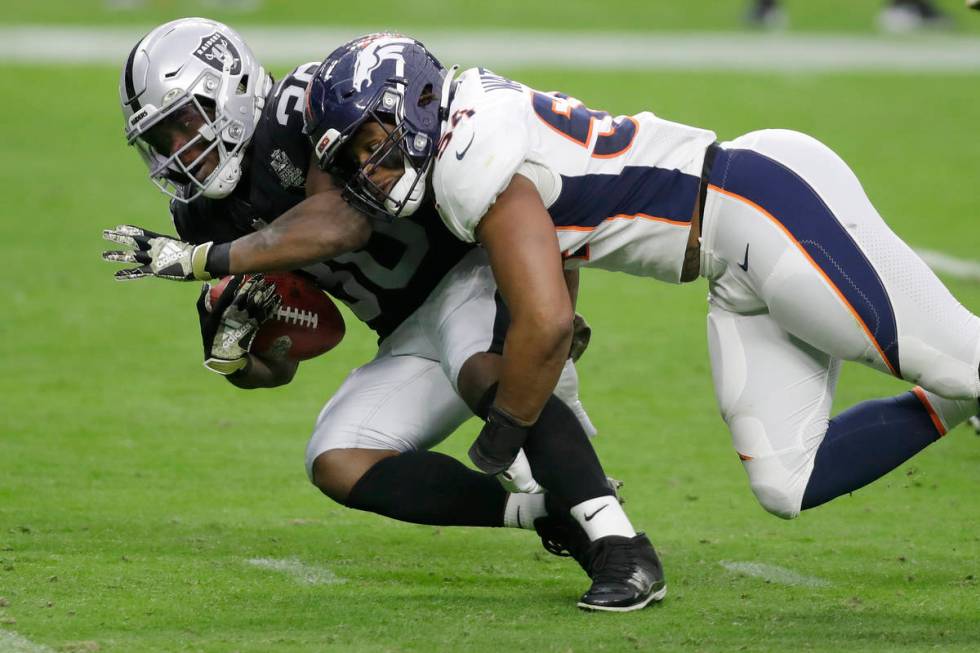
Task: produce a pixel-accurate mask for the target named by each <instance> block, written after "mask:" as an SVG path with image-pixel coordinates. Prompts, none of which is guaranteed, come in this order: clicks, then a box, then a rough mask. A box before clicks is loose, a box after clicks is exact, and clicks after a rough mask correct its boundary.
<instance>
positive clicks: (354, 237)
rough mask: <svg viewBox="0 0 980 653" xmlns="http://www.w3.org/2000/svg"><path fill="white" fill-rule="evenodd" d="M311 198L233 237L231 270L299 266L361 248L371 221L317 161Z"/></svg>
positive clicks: (309, 179) (312, 171) (309, 190)
mask: <svg viewBox="0 0 980 653" xmlns="http://www.w3.org/2000/svg"><path fill="white" fill-rule="evenodd" d="M306 193H307V196H306V199H305V200H303V201H302V202H300V203H299V204H297V205H296V206H294V207H293V208H291V209H289V210H288V211H286V212H285V213H283V214H282V215H281V216H279V217H278V218H277V219H276V220H275V221H273V222H272V223H271V224H269V225H268V226H267V227H265V228H264V229H260V230H259V231H256V232H255V233H252V234H249V235H247V236H243V237H242V238H239V239H238V240H235V241H233V242H232V243H230V245H229V249H228V270H227V272H228V273H230V274H241V273H245V272H268V271H273V270H295V269H297V268H301V267H304V266H306V265H310V264H312V263H317V262H320V261H323V260H326V259H331V258H334V257H336V256H340V255H341V254H346V253H347V252H352V251H354V250H356V249H360V248H361V247H364V245H366V244H367V241H368V238H370V236H371V224H370V222H369V221H368V219H367V216H365V215H364V214H363V213H361V212H360V211H358V210H356V209H354V208H353V207H351V206H350V205H349V204H348V203H347V202H346V201H344V199H343V198H342V197H341V195H340V189H339V188H337V187H336V185H335V184H334V183H333V180H332V179H331V178H330V175H329V174H328V173H326V172H324V171H322V170H320V168H319V166H318V165H316V164H315V163H311V164H310V168H309V172H308V173H307V176H306Z"/></svg>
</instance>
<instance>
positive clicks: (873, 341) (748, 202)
mask: <svg viewBox="0 0 980 653" xmlns="http://www.w3.org/2000/svg"><path fill="white" fill-rule="evenodd" d="M708 188H710V189H711V190H713V191H716V192H718V193H721V194H722V195H727V196H728V197H731V198H732V199H735V200H738V201H739V202H742V203H743V204H746V205H748V206H751V207H752V208H753V209H755V210H756V211H758V212H759V213H761V214H762V215H764V216H766V218H768V219H769V220H770V221H771V222H772V223H773V224H774V225H776V226H777V227H779V229H780V230H781V231H782V232H783V233H784V234H786V237H787V238H789V240H790V242H792V243H793V244H794V245H796V248H797V249H798V250H800V253H801V254H803V256H805V257H806V260H808V261H809V262H810V265H812V266H813V268H814V269H815V270H816V271H817V272H819V273H820V276H822V277H823V278H824V280H825V281H826V282H827V285H829V286H830V287H831V289H833V291H834V293H835V294H836V295H837V297H839V298H840V300H841V302H843V304H844V306H845V307H847V310H848V311H850V312H851V315H853V316H854V319H855V320H857V323H858V324H860V325H861V328H862V329H863V330H864V333H865V335H867V336H868V339H869V340H870V341H871V344H872V345H874V348H875V349H876V350H877V351H878V355H879V356H881V360H883V361H884V362H885V365H886V366H887V367H888V369H889V371H891V373H892V374H893V375H894V376H898V374H897V373H896V372H895V368H894V367H892V364H891V362H890V361H889V360H888V357H887V356H885V352H884V350H882V348H881V345H879V344H878V340H877V339H876V338H875V337H874V334H872V333H871V329H869V328H868V325H867V324H865V322H864V320H863V319H861V315H860V314H859V313H858V312H857V310H855V308H854V307H853V306H852V305H851V302H849V301H847V297H845V296H844V293H842V292H841V291H840V289H839V288H838V287H837V285H836V284H835V283H834V282H833V281H831V280H830V277H828V276H827V273H826V272H824V271H823V269H822V268H821V267H820V266H819V265H817V262H816V261H814V260H813V257H811V256H810V254H809V252H807V251H806V249H804V247H803V245H801V244H800V242H799V241H798V240H796V238H795V237H794V236H793V234H792V233H790V231H789V229H787V228H786V227H785V225H783V223H782V222H780V221H779V220H778V219H776V217H775V216H773V215H772V214H771V213H769V211H766V210H765V209H764V208H762V207H761V206H759V205H758V204H756V203H755V202H753V201H752V200H750V199H749V198H747V197H742V196H741V195H739V194H737V193H732V192H731V191H727V190H725V189H724V188H720V187H718V186H715V185H714V184H708Z"/></svg>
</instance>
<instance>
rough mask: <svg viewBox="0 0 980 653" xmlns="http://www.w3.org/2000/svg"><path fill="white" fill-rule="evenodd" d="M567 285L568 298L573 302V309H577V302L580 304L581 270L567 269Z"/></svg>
mask: <svg viewBox="0 0 980 653" xmlns="http://www.w3.org/2000/svg"><path fill="white" fill-rule="evenodd" d="M564 273H565V286H566V287H567V288H568V298H569V299H570V300H571V302H572V310H573V311H574V310H575V307H576V304H578V276H579V271H578V270H577V269H576V270H565V271H564Z"/></svg>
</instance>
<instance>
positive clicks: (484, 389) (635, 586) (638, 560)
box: [419, 250, 666, 610]
mask: <svg viewBox="0 0 980 653" xmlns="http://www.w3.org/2000/svg"><path fill="white" fill-rule="evenodd" d="M483 256H484V253H483V252H482V251H480V250H477V251H476V252H474V253H473V254H472V255H471V256H469V257H468V259H464V261H463V262H461V265H458V266H457V268H455V269H454V270H453V271H451V272H450V274H449V275H448V276H447V278H446V279H445V280H444V281H443V284H442V285H440V287H439V288H437V289H436V291H435V292H434V293H433V296H432V298H430V299H431V300H432V302H431V305H430V306H427V307H426V310H425V311H420V314H419V319H420V321H421V322H422V324H423V325H424V328H423V331H424V332H425V333H426V334H429V335H430V337H432V338H433V339H434V344H435V345H436V347H437V348H438V349H439V350H440V352H441V354H440V358H441V360H442V361H443V365H444V367H445V369H446V372H447V375H448V376H449V378H452V379H456V380H457V384H458V389H459V392H460V394H461V395H462V396H464V397H468V398H469V399H470V402H471V403H473V398H474V397H478V396H481V394H482V397H481V398H480V400H478V401H477V402H476V405H474V411H475V412H476V413H477V414H481V413H482V414H483V415H485V414H486V413H485V410H486V409H489V406H490V404H491V403H492V401H493V393H494V391H495V385H494V384H495V381H496V378H497V373H496V359H497V358H498V357H497V356H496V355H495V354H492V353H489V352H491V351H493V350H494V343H502V342H503V338H502V335H503V332H504V331H505V328H506V323H507V320H506V313H505V311H503V310H501V309H502V304H500V303H499V302H497V301H496V300H495V284H494V282H493V275H492V273H491V271H490V269H489V266H488V265H486V263H485V260H484V259H483ZM494 326H496V334H495V333H494V331H495V330H494V328H493V327H494ZM495 336H496V337H495ZM569 369H571V370H572V371H574V368H572V367H569V366H566V372H565V374H564V375H563V376H566V377H567V375H568V370H569ZM566 382H567V385H571V386H572V387H573V389H574V390H575V392H574V394H575V396H576V399H577V380H576V379H574V378H572V379H571V381H568V380H567V378H566ZM583 412H584V411H583ZM586 421H587V420H586ZM524 451H525V453H526V454H527V458H528V461H529V462H530V466H531V470H532V471H533V474H534V477H535V478H536V479H537V481H538V483H540V484H541V485H542V486H543V487H545V488H547V490H548V495H549V498H550V499H551V501H552V503H553V504H554V505H555V506H560V507H561V511H562V512H563V513H565V514H567V515H568V518H567V521H568V522H570V526H571V528H570V529H569V531H571V532H573V533H575V534H577V537H575V538H574V539H573V540H570V541H566V543H567V544H569V550H570V552H571V553H572V554H573V555H575V557H576V559H577V560H578V561H579V562H580V564H582V566H583V567H584V568H586V571H587V572H589V574H590V576H591V577H592V578H593V584H592V588H591V589H590V590H589V592H587V593H586V595H585V596H583V598H582V600H581V601H580V602H579V606H580V607H583V608H586V609H599V610H633V609H639V608H642V607H644V606H645V605H647V604H648V603H649V602H650V601H653V600H660V599H662V598H663V596H664V595H665V594H666V585H665V582H664V580H663V570H662V568H661V566H660V561H659V560H658V559H657V556H656V553H655V551H654V550H653V547H652V545H651V544H650V542H649V540H648V539H647V538H646V536H645V535H643V534H642V533H641V534H637V533H636V531H635V530H634V529H633V526H632V524H631V523H630V521H629V518H628V517H627V516H626V513H625V512H624V511H623V509H622V506H621V505H620V503H619V501H618V500H617V498H616V496H615V492H614V491H613V489H612V488H611V487H610V485H609V483H608V481H607V478H606V475H605V472H604V471H603V468H602V465H601V464H600V463H599V459H598V457H597V456H596V454H595V450H594V449H593V448H592V444H591V442H590V441H589V437H588V435H587V434H586V431H585V428H584V427H583V423H582V421H581V420H580V419H579V417H578V416H576V414H575V412H574V411H573V410H572V409H571V408H570V407H569V405H568V404H566V403H565V402H564V401H562V400H561V399H559V398H558V397H556V396H554V395H552V397H551V398H550V399H549V400H548V402H547V403H546V404H545V407H544V409H543V410H542V411H541V415H540V416H539V418H538V421H537V422H536V423H535V425H534V426H533V427H532V428H531V429H530V433H529V435H528V438H527V440H526V442H525V445H524ZM576 526H577V527H576ZM567 532H568V531H566V533H567Z"/></svg>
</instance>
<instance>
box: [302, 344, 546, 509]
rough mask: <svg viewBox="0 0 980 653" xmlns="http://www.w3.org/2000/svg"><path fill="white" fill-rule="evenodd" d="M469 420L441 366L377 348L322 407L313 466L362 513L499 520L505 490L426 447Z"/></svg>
mask: <svg viewBox="0 0 980 653" xmlns="http://www.w3.org/2000/svg"><path fill="white" fill-rule="evenodd" d="M469 417H470V412H469V409H468V408H467V407H466V405H465V404H464V403H463V402H462V400H460V399H459V397H457V396H456V394H455V392H453V389H452V386H451V385H450V384H449V381H448V380H447V379H446V377H445V374H443V372H442V369H441V368H440V366H439V364H438V363H436V362H434V361H431V360H426V359H423V358H419V357H416V356H390V355H387V352H383V353H379V355H378V357H377V358H375V359H374V360H373V361H371V362H370V363H368V364H367V365H364V366H362V367H360V368H358V369H356V370H354V371H353V372H352V373H351V374H350V376H349V377H348V378H347V379H346V380H345V381H344V383H343V385H342V386H341V387H340V389H339V390H338V391H337V392H336V393H335V394H334V396H333V397H332V398H331V400H330V401H329V402H328V403H327V405H326V406H325V407H324V409H323V411H322V412H321V413H320V416H319V417H318V419H317V423H316V427H315V430H314V433H313V437H312V438H311V439H310V443H309V445H308V447H307V454H306V459H307V471H308V473H309V475H310V479H311V481H312V482H313V483H314V484H315V485H316V486H317V487H318V488H320V489H321V491H323V492H324V493H325V494H327V495H328V496H330V497H331V498H333V499H334V500H336V501H338V502H340V503H342V504H344V505H346V506H348V507H351V508H356V509H358V510H367V511H370V512H375V513H378V514H381V515H384V516H387V517H391V518H393V519H399V520H402V521H409V522H413V523H421V524H434V525H468V526H503V525H504V513H505V507H506V504H507V502H508V496H507V493H506V492H505V491H504V489H503V488H502V487H501V486H500V484H499V483H497V482H496V480H494V479H492V478H488V477H486V476H485V475H483V474H480V473H478V472H475V471H473V470H470V469H468V468H467V467H466V466H465V465H463V464H462V463H460V462H459V461H457V460H456V459H454V458H452V457H450V456H446V455H444V454H440V453H436V452H431V451H427V449H428V448H429V447H433V446H435V445H436V444H438V443H439V442H441V441H442V440H443V439H444V438H445V437H446V436H448V435H449V434H450V433H451V432H452V431H454V430H455V429H456V428H457V427H458V426H459V425H460V424H462V423H463V422H464V421H465V420H466V419H468V418H469ZM536 501H537V502H538V503H540V504H543V498H542V497H538V498H536ZM531 508H532V507H531V506H529V507H527V508H525V515H526V514H527V512H528V511H529V510H530V509H531ZM539 510H543V505H542V506H541V507H540V508H539Z"/></svg>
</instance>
